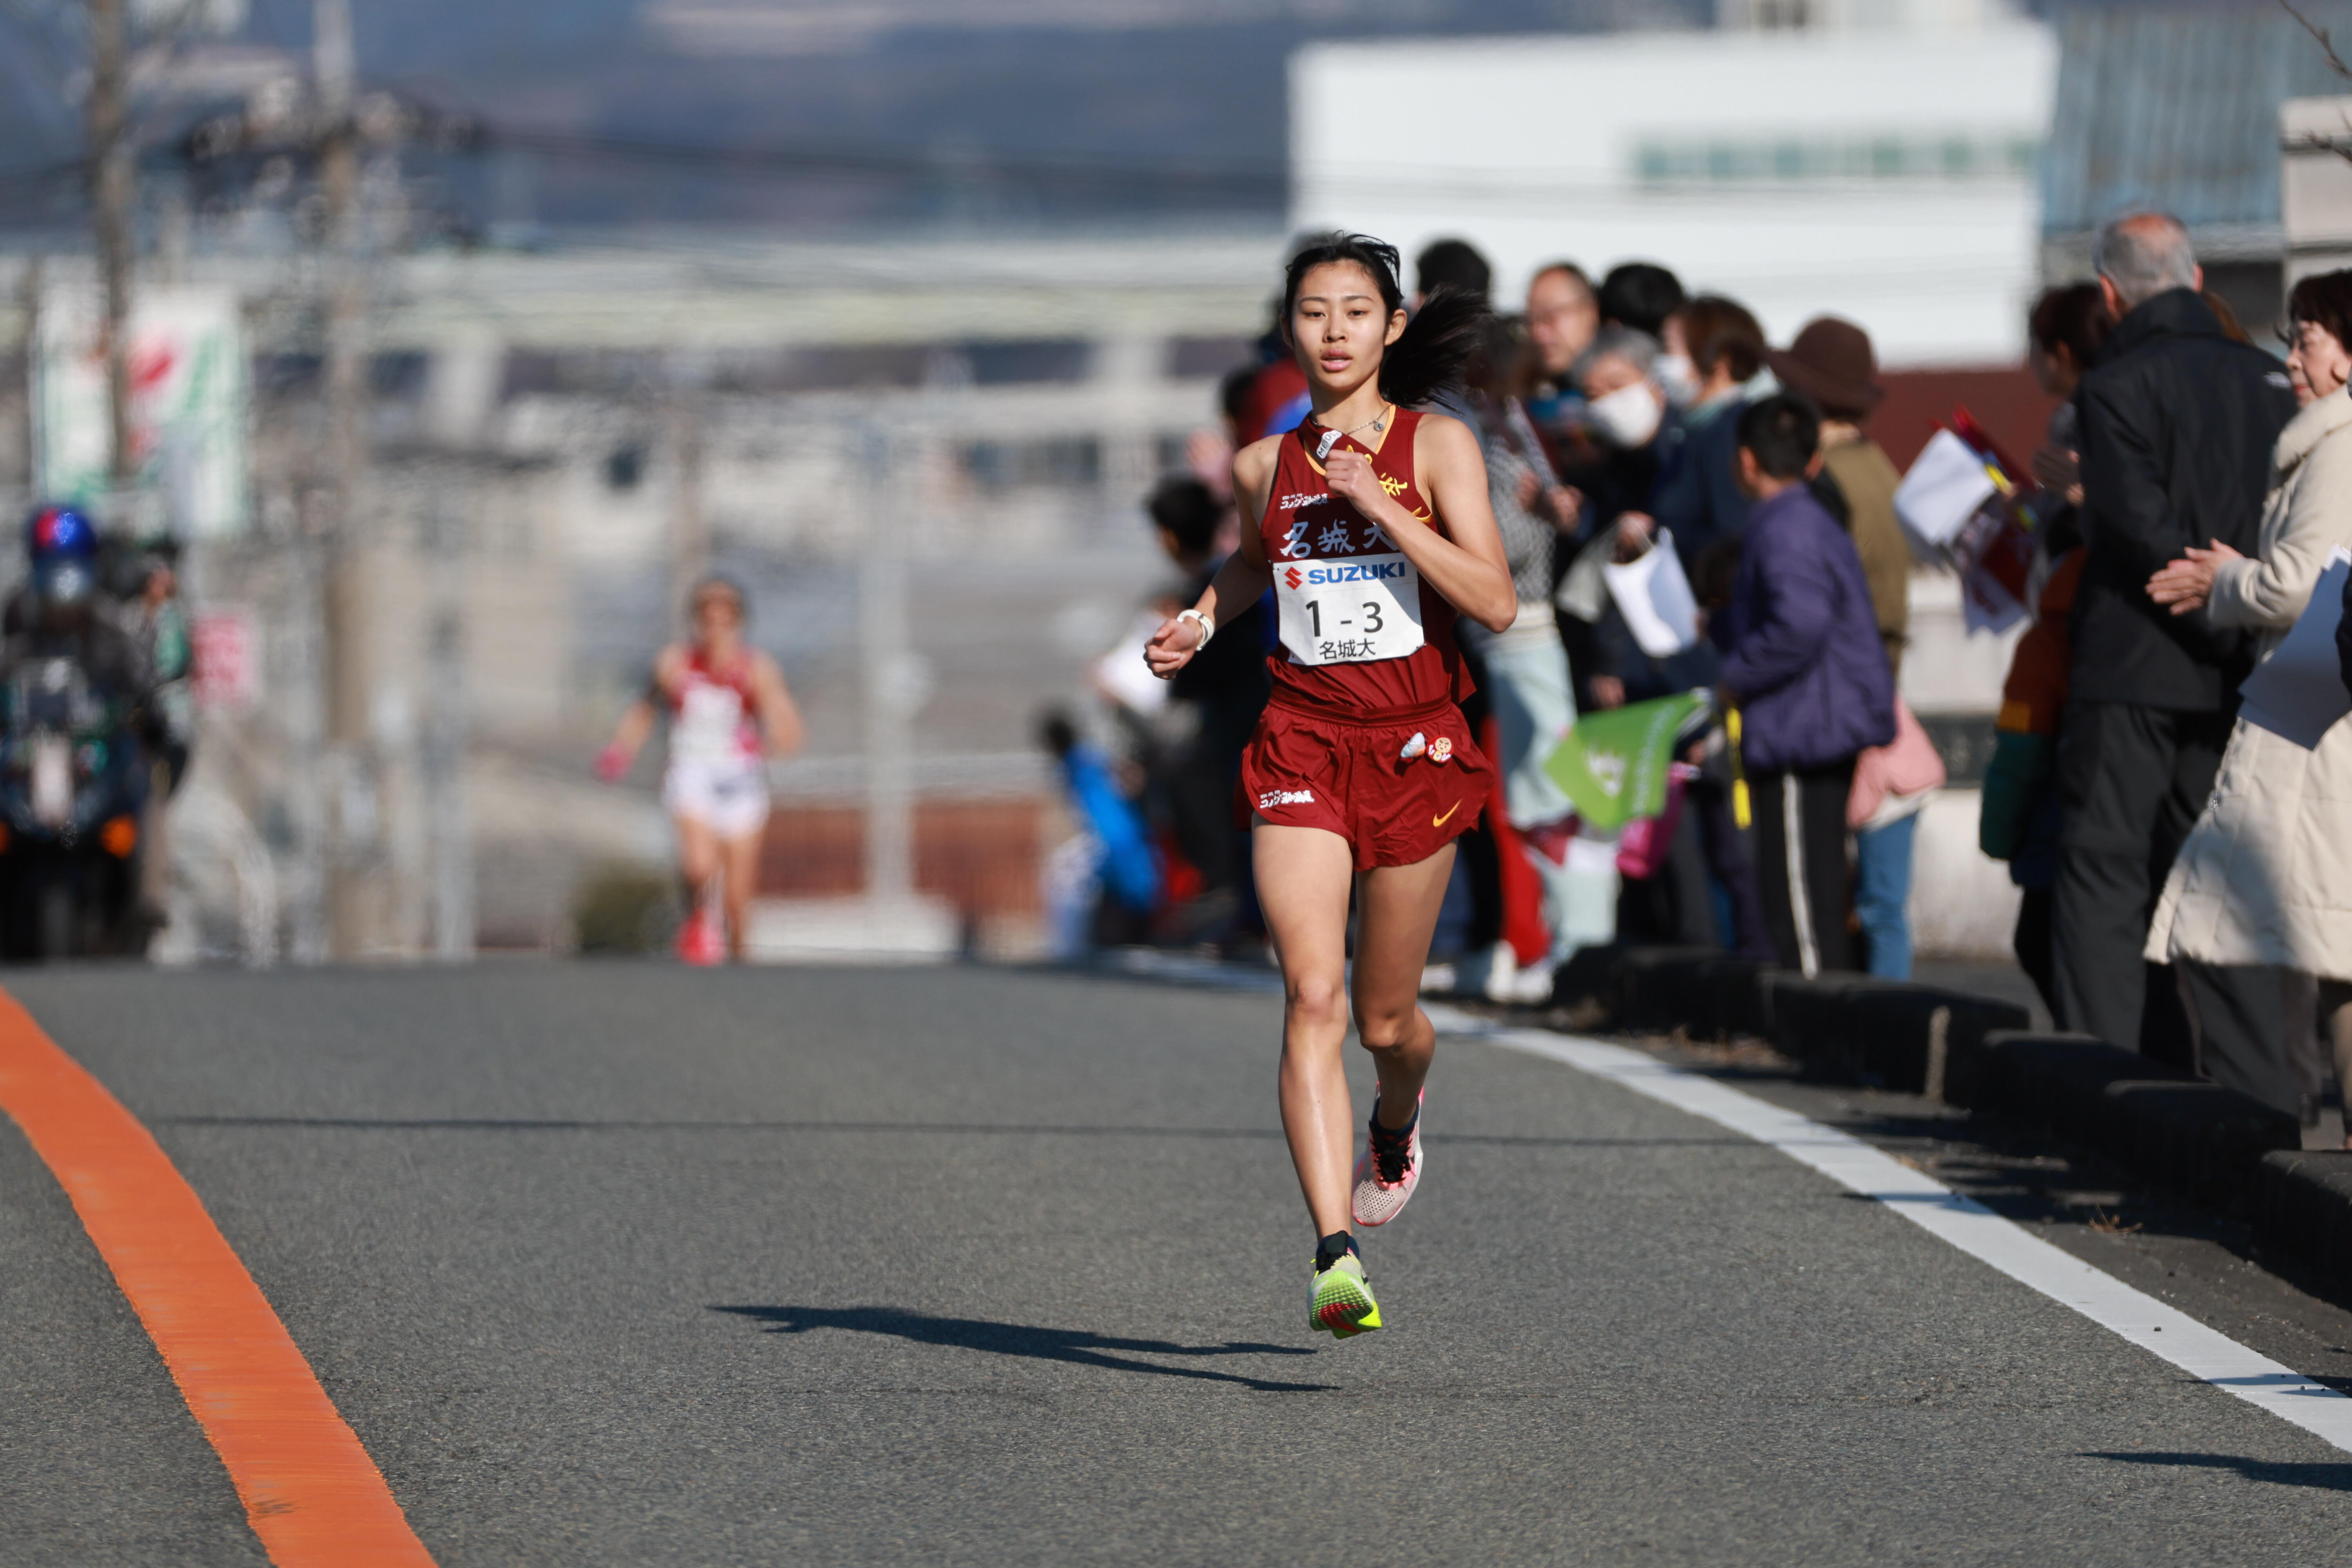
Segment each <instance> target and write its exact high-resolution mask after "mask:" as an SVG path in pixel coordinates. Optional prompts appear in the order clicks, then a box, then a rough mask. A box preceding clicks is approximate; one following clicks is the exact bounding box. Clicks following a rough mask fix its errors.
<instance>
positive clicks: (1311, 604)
mask: <svg viewBox="0 0 2352 1568" xmlns="http://www.w3.org/2000/svg"><path fill="white" fill-rule="evenodd" d="M1274 596H1275V605H1276V607H1277V608H1278V609H1279V610H1280V612H1281V617H1280V619H1281V631H1282V646H1283V647H1286V648H1288V649H1289V650H1290V657H1291V658H1295V659H1297V661H1298V662H1299V663H1301V664H1365V663H1369V662H1370V661H1371V660H1374V659H1381V658H1404V657H1405V656H1406V655H1407V654H1409V653H1411V652H1412V651H1413V650H1414V649H1415V648H1417V647H1420V646H1421V645H1422V634H1421V574H1420V573H1419V572H1417V571H1415V570H1414V569H1413V564H1412V562H1410V561H1408V560H1406V559H1405V558H1404V557H1403V556H1402V555H1401V554H1399V555H1354V556H1347V557H1343V558H1340V559H1338V560H1328V561H1288V562H1280V563H1276V566H1275V568H1274Z"/></svg>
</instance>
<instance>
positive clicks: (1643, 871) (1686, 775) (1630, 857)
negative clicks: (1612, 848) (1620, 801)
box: [1617, 763, 1698, 882]
mask: <svg viewBox="0 0 2352 1568" xmlns="http://www.w3.org/2000/svg"><path fill="white" fill-rule="evenodd" d="M1696 777H1698V770H1697V769H1696V768H1695V767H1692V766H1691V765H1690V764H1689V763H1674V764H1672V765H1671V766H1669V767H1668V768H1667V769H1666V804H1665V806H1664V809H1663V810H1661V811H1660V812H1659V813H1658V815H1657V816H1643V817H1636V818H1635V819H1634V820H1633V821H1632V822H1629V823H1627V824H1626V825H1625V827H1624V831H1622V833H1620V834H1619V835H1618V836H1617V874H1618V875H1619V876H1621V877H1630V878H1632V879H1633V880H1634V881H1637V882H1646V881H1648V880H1649V879H1651V878H1653V877H1654V876H1656V875H1657V874H1658V873H1659V872H1660V871H1662V870H1664V868H1665V865H1666V849H1667V847H1669V846H1670V845H1672V844H1673V843H1674V841H1675V824H1676V823H1678V822H1680V821H1681V820H1682V816H1683V792H1684V790H1685V787H1686V786H1687V785H1688V784H1689V783H1690V781H1691V780H1693V779H1695V778H1696Z"/></svg>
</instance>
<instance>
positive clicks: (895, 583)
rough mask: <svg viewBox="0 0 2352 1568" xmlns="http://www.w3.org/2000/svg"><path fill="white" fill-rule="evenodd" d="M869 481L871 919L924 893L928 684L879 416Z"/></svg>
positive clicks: (862, 429) (865, 638)
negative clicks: (921, 782)
mask: <svg viewBox="0 0 2352 1568" xmlns="http://www.w3.org/2000/svg"><path fill="white" fill-rule="evenodd" d="M853 439H854V440H855V442H856V452H857V456H858V463H859V476H858V477H859V479H861V480H862V481H863V484H862V488H863V489H864V492H865V493H864V496H863V500H864V502H865V510H866V516H865V518H864V519H863V520H862V521H864V522H865V524H866V529H865V549H864V552H863V553H862V554H860V556H859V557H858V566H857V632H858V643H859V647H858V653H859V657H860V658H861V660H862V661H863V663H864V664H865V667H866V903H867V905H868V907H869V910H871V911H873V912H872V913H870V914H869V919H874V920H876V921H884V920H886V919H887V918H888V916H887V915H886V914H885V913H884V911H888V912H889V914H895V915H896V916H897V917H898V918H900V919H903V918H904V910H906V908H907V907H908V905H909V904H911V903H912V902H913V900H914V895H915V790H914V737H913V735H912V733H911V728H912V724H911V721H912V719H913V717H914V710H915V708H916V706H917V705H918V700H919V683H920V681H921V679H922V672H921V668H920V666H919V665H918V664H917V663H916V662H915V660H914V658H912V656H911V649H910V629H909V626H908V616H907V559H906V552H905V550H904V547H903V543H902V538H901V535H902V530H901V527H900V523H899V518H898V510H899V508H900V507H901V506H903V505H904V504H905V497H904V496H903V494H901V493H899V489H898V487H897V486H894V485H892V484H891V482H890V479H891V474H892V467H891V462H890V459H891V457H892V455H893V454H892V450H891V447H892V439H891V432H890V431H888V430H887V429H886V428H885V427H884V426H883V425H882V423H881V421H880V420H878V419H869V420H866V421H864V422H862V423H861V424H860V426H858V428H857V431H856V435H855V437H853Z"/></svg>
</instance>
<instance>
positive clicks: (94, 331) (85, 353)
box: [34, 285, 247, 539]
mask: <svg viewBox="0 0 2352 1568" xmlns="http://www.w3.org/2000/svg"><path fill="white" fill-rule="evenodd" d="M129 334H130V340H131V341H130V342H129V344H128V348H127V355H126V357H127V361H128V365H129V369H130V373H131V468H132V480H131V484H132V488H134V489H142V490H151V491H155V492H159V493H161V494H162V495H163V498H164V509H165V512H166V514H167V515H168V516H169V517H171V519H172V520H173V522H174V524H175V526H176V527H177V528H178V529H179V530H180V531H184V533H185V534H186V535H188V536H189V537H192V538H196V539H215V538H220V537H223V536H225V535H229V534H235V533H239V532H242V531H244V529H245V526H246V519H247V506H246V440H245V436H246V417H247V412H246V363H245V331H244V321H243V318H242V316H241V315H240V313H239V311H238V309H237V302H236V295H235V294H233V293H231V292H230V291H229V290H228V289H203V288H179V289H141V290H139V291H138V292H137V293H136V294H135V295H134V296H133V299H132V307H131V321H130V326H129ZM34 368H35V372H36V375H37V388H36V394H35V399H34V416H35V433H36V443H35V451H34V467H35V471H36V473H35V482H36V483H37V486H38V488H39V490H40V495H41V499H42V500H52V501H69V502H72V503H74V504H76V505H82V506H89V505H92V504H94V503H97V502H100V501H101V500H104V499H105V498H106V497H107V495H108V494H109V492H110V490H111V489H112V488H113V487H112V484H111V481H110V476H109V475H108V473H107V448H108V445H109V441H110V435H109V425H110V417H109V415H108V412H107V399H106V356H105V354H104V353H102V352H101V350H100V343H99V313H98V301H97V300H96V299H95V298H94V297H93V296H92V294H91V291H90V289H89V287H88V286H87V285H82V286H73V287H68V286H62V285H61V286H58V287H54V288H51V289H45V290H44V291H43V295H42V300H41V316H40V341H39V343H38V345H37V355H36V360H35V367H34ZM112 521H115V520H112V519H109V518H105V517H101V518H100V519H99V523H100V526H101V527H104V526H107V525H108V524H109V523H110V522H112Z"/></svg>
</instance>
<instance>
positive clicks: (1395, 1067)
mask: <svg viewBox="0 0 2352 1568" xmlns="http://www.w3.org/2000/svg"><path fill="white" fill-rule="evenodd" d="M1285 290H1286V291H1285V295H1284V307H1283V321H1284V331H1285V334H1286V337H1287V338H1288V340H1289V342H1290V345H1291V347H1292V349H1293V351H1294V352H1295V353H1297V356H1298V363H1299V365H1300V367H1301V368H1302V369H1303V370H1305V371H1306V373H1307V385H1308V391H1309V394H1310V396H1311V398H1312V404H1313V413H1312V414H1310V415H1309V416H1307V419H1306V421H1305V422H1304V423H1302V424H1301V425H1300V426H1298V428H1297V429H1296V430H1294V431H1291V432H1289V433H1288V434H1286V435H1281V436H1268V437H1265V439H1264V440H1261V441H1257V442H1254V443H1253V444H1251V445H1250V446H1248V447H1244V448H1243V449H1242V450H1241V452H1240V453H1239V454H1237V455H1236V456H1235V457H1234V496H1235V497H1236V498H1237V500H1238V501H1239V504H1240V506H1241V508H1242V516H1243V528H1242V545H1241V548H1240V549H1239V550H1238V551H1236V552H1234V554H1233V555H1232V556H1231V557H1230V558H1228V559H1227V561H1226V562H1225V564H1224V566H1223V568H1222V569H1221V570H1220V571H1219V572H1218V574H1217V576H1216V579H1215V581H1213V582H1212V583H1211V584H1209V588H1208V591H1207V592H1206V593H1204V594H1202V595H1201V600H1200V603H1199V604H1198V605H1195V606H1194V607H1193V608H1192V609H1189V610H1186V611H1184V612H1182V613H1181V615H1179V616H1177V617H1176V618H1175V619H1174V620H1171V621H1169V622H1167V623H1165V624H1164V625H1162V626H1160V629H1159V631H1158V632H1157V633H1155V634H1154V635H1153V637H1152V639H1151V641H1150V645H1149V646H1148V647H1147V648H1146V649H1145V652H1144V657H1145V658H1146V659H1148V660H1149V661H1150V665H1151V668H1152V670H1153V671H1154V673H1156V674H1158V675H1160V676H1161V677H1163V678H1164V677H1167V676H1171V675H1173V674H1174V673H1175V672H1176V671H1177V670H1179V669H1181V668H1183V667H1184V664H1185V663H1186V661H1187V660H1189V659H1191V658H1192V656H1193V655H1194V654H1196V653H1198V652H1199V651H1200V650H1201V648H1202V647H1204V646H1205V645H1206V644H1207V643H1208V641H1209V639H1210V638H1211V637H1214V636H1215V635H1216V629H1217V623H1218V622H1219V621H1221V620H1225V619H1229V618H1230V617H1231V616H1235V615H1238V614H1240V613H1241V612H1242V611H1244V610H1245V609H1247V608H1248V607H1249V606H1250V605H1254V604H1255V603H1256V602H1257V601H1258V599H1259V597H1260V596H1261V595H1264V594H1265V591H1266V590H1267V588H1268V587H1271V588H1272V589H1273V590H1274V594H1275V599H1276V608H1277V611H1278V624H1279V630H1280V635H1281V647H1279V648H1278V649H1277V650H1276V652H1275V653H1273V654H1272V655H1270V656H1269V657H1268V659H1267V663H1268V665H1269V667H1270V671H1271V674H1272V676H1273V680H1274V695H1273V698H1272V700H1271V701H1270V702H1269V703H1268V704H1267V707H1266V710H1265V716H1264V717H1263V718H1262V719H1261V720H1260V721H1259V723H1258V729H1257V733H1256V734H1255V737H1253V738H1252V740H1251V742H1250V745H1249V749H1248V751H1247V752H1245V753H1244V756H1243V758H1242V769H1241V784H1240V795H1241V796H1242V798H1241V799H1240V800H1238V801H1237V802H1236V815H1237V816H1238V815H1239V814H1240V812H1241V811H1242V810H1244V809H1246V810H1247V811H1248V812H1249V814H1250V815H1249V816H1248V822H1249V826H1250V828H1251V830H1252V846H1253V851H1254V857H1255V862H1254V863H1255V867H1256V871H1257V890H1258V899H1259V901H1260V902H1261V903H1262V904H1263V905H1264V907H1265V920H1266V929H1267V931H1268V932H1269V933H1270V934H1271V935H1272V937H1273V939H1274V945H1275V952H1276V955H1277V956H1278V957H1279V958H1280V960H1281V963H1282V977H1283V990H1284V1008H1283V1028H1282V1071H1281V1092H1282V1125H1283V1131H1284V1133H1285V1134H1286V1136H1287V1138H1288V1139H1289V1142H1290V1158H1291V1162H1292V1163H1293V1164H1294V1165H1296V1166H1297V1170H1298V1184H1299V1186H1300V1188H1301V1189H1302V1191H1303V1192H1304V1193H1305V1194H1306V1198H1307V1213H1308V1215H1310V1216H1311V1217H1312V1218H1313V1220H1314V1223H1315V1234H1316V1236H1317V1237H1318V1240H1317V1244H1316V1249H1315V1272H1314V1278H1313V1283H1312V1285H1311V1286H1310V1288H1309V1290H1308V1305H1307V1321H1308V1324H1309V1326H1310V1327H1312V1328H1317V1329H1326V1330H1328V1331H1330V1332H1332V1333H1333V1334H1335V1335H1337V1336H1339V1337H1340V1338H1342V1339H1345V1338H1348V1337H1349V1336H1351V1335H1354V1334H1358V1333H1361V1332H1363V1331H1366V1330H1368V1329H1377V1328H1379V1327H1380V1326H1381V1314H1380V1307H1379V1306H1378V1304H1377V1303H1376V1302H1375V1301H1374V1300H1373V1299H1372V1293H1371V1290H1370V1287H1369V1285H1368V1284H1367V1282H1366V1280H1365V1277H1364V1265H1363V1259H1362V1257H1361V1255H1360V1253H1359V1251H1358V1249H1357V1246H1356V1240H1355V1237H1353V1235H1351V1234H1350V1231H1349V1225H1350V1218H1351V1215H1352V1222H1353V1224H1355V1225H1358V1226H1376V1225H1382V1224H1385V1223H1386V1222H1387V1221H1389V1220H1391V1219H1393V1218H1394V1217H1396V1215H1397V1212H1398V1211H1399V1210H1401V1209H1402V1208H1403V1207H1404V1205H1405V1201H1406V1200H1407V1199H1408V1198H1410V1197H1411V1196H1412V1193H1413V1188H1414V1186H1415V1185H1416V1184H1418V1183H1419V1181H1420V1179H1421V1170H1422V1140H1421V1097H1422V1080H1423V1078H1424V1077H1426V1076H1427V1074H1428V1072H1429V1062H1430V1057H1431V1055H1432V1054H1433V1052H1434V1050H1435V1048H1436V1044H1437V1038H1436V1032H1435V1031H1434V1030H1433V1028H1432V1027H1431V1026H1430V1022H1429V1018H1428V1016H1427V1015H1425V1014H1424V1013H1423V1012H1422V1010H1421V1007H1420V1005H1419V1002H1418V1000H1417V997H1418V994H1419V991H1420V984H1421V972H1422V967H1423V964H1424V963H1427V961H1428V958H1429V939H1430V935H1431V932H1432V931H1434V930H1435V928H1436V925H1437V908H1438V904H1439V902H1440V900H1443V899H1444V895H1445V881H1446V876H1447V873H1449V872H1450V871H1451V870H1452V869H1453V867H1454V839H1455V838H1456V837H1459V836H1460V835H1461V834H1462V833H1464V832H1465V831H1466V830H1467V829H1468V828H1469V827H1470V826H1472V825H1473V824H1474V823H1475V822H1476V821H1477V820H1478V814H1479V809H1480V807H1481V805H1483V803H1484V802H1485V801H1486V798H1487V795H1488V793H1489V791H1490V790H1491V789H1492V788H1493V784H1494V775H1493V773H1492V770H1491V769H1490V768H1489V766H1488V764H1487V762H1486V758H1485V757H1484V756H1482V755H1480V754H1479V752H1478V749H1477V747H1476V746H1475V745H1473V744H1472V743H1471V740H1470V733H1469V730H1468V727H1467V726H1466V725H1465V723H1464V722H1463V719H1462V711H1461V710H1460V709H1459V708H1458V707H1457V706H1456V703H1458V702H1459V701H1460V700H1461V699H1462V698H1464V697H1465V696H1467V695H1469V693H1470V691H1471V689H1472V687H1471V682H1470V679H1469V677H1468V676H1467V674H1465V671H1464V669H1463V665H1462V659H1461V656H1460V654H1459V653H1458V652H1457V651H1456V649H1455V647H1454V616H1455V615H1456V614H1457V613H1459V614H1462V615H1466V616H1470V617H1471V618H1472V619H1473V620H1475V621H1476V622H1477V623H1478V624H1479V625H1481V626H1487V627H1489V628H1491V629H1493V630H1495V631H1497V632H1499V631H1502V630H1504V629H1506V628H1507V627H1508V626H1510V624H1511V621H1512V618H1513V617H1514V616H1516V615H1517V613H1518V599H1517V594H1516V593H1515V591H1514V590H1513V588H1512V585H1511V574H1510V569H1509V567H1508V566H1507V564H1506V563H1505V560H1504V555H1503V543H1502V539H1501V537H1500V535H1499V533H1498V532H1497V531H1496V526H1495V518H1494V513H1493V512H1492V511H1491V510H1488V507H1487V500H1486V466H1485V464H1484V462H1483V461H1482V460H1481V459H1480V458H1479V455H1478V438H1477V437H1476V436H1475V435H1474V434H1472V433H1471V431H1470V430H1469V428H1468V427H1467V426H1464V425H1462V424H1461V423H1459V422H1458V421H1456V420H1454V419H1451V418H1448V417H1446V416H1444V415H1438V414H1423V413H1420V412H1417V411H1416V410H1414V409H1413V408H1412V407H1410V406H1407V405H1412V404H1418V403H1423V402H1426V401H1427V400H1428V399H1429V398H1430V396H1431V395H1433V394H1434V393H1436V392H1439V391H1441V390H1443V389H1444V388H1446V387H1448V386H1452V385H1454V384H1458V381H1459V377H1460V374H1461V371H1462V367H1463V365H1464V364H1465V363H1466V362H1467V360H1468V359H1469V357H1470V355H1471V354H1472V353H1474V352H1475V349H1476V348H1477V346H1478V344H1479V342H1481V340H1482V337H1483V333H1484V331H1485V320H1486V310H1485V308H1484V307H1483V306H1481V305H1478V304H1475V303H1473V302H1471V301H1469V300H1463V299H1459V298H1456V297H1452V296H1448V295H1446V294H1444V293H1439V294H1436V295H1433V296H1432V297H1431V298H1430V299H1429V300H1428V301H1427V302H1426V303H1424V304H1423V307H1422V309H1421V311H1420V313H1419V314H1417V315H1415V316H1413V317H1412V320H1411V321H1407V319H1406V315H1405V311H1404V308H1403V296H1402V291H1401V290H1400V289H1399V288H1398V286H1397V253H1396V249H1395V247H1392V246H1389V245H1383V244H1382V243H1381V242H1380V241H1379V240H1376V239H1370V238H1367V237H1364V236H1362V235H1348V234H1332V235H1326V236H1323V237H1319V238H1318V239H1317V240H1315V241H1313V242H1311V243H1309V244H1308V245H1307V247H1306V248H1305V249H1303V250H1301V251H1299V253H1298V254H1297V256H1296V257H1294V258H1292V260H1291V263H1290V267H1289V270H1288V273H1287V276H1286V279H1285ZM1351 885H1352V888H1353V890H1354V894H1355V900H1356V910H1357V916H1358V923H1357V931H1356V946H1355V959H1356V966H1355V982H1354V990H1353V1000H1354V1005H1355V1023H1356V1032H1357V1034H1358V1036H1359V1037H1360V1038H1361V1039H1362V1041H1363V1043H1364V1047H1365V1049H1367V1050H1369V1051H1370V1052H1371V1054H1372V1061H1373V1064H1374V1067H1375V1069H1376V1070H1377V1072H1378V1074H1379V1078H1380V1090H1379V1094H1378V1097H1377V1098H1376V1099H1375V1100H1373V1102H1372V1116H1371V1127H1370V1137H1369V1144H1368V1147H1367V1148H1366V1150H1365V1152H1364V1156H1363V1158H1362V1159H1361V1160H1359V1161H1357V1162H1356V1163H1355V1164H1354V1168H1353V1172H1352V1174H1351V1173H1350V1170H1349V1155H1350V1153H1351V1152H1353V1150H1354V1147H1355V1121H1354V1118H1355V1112H1354V1110H1353V1109H1352V1108H1351V1107H1350V1105H1349V1100H1348V1079H1347V1073H1346V1069H1345V1068H1344V1067H1343V1066H1342V1065H1341V1060H1340V1050H1341V1047H1342V1045H1343V1044H1344V1043H1345V1041H1346V1037H1347V1033H1348V1015H1349V982H1348V973H1347V963H1348V904H1349V890H1350V887H1351Z"/></svg>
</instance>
